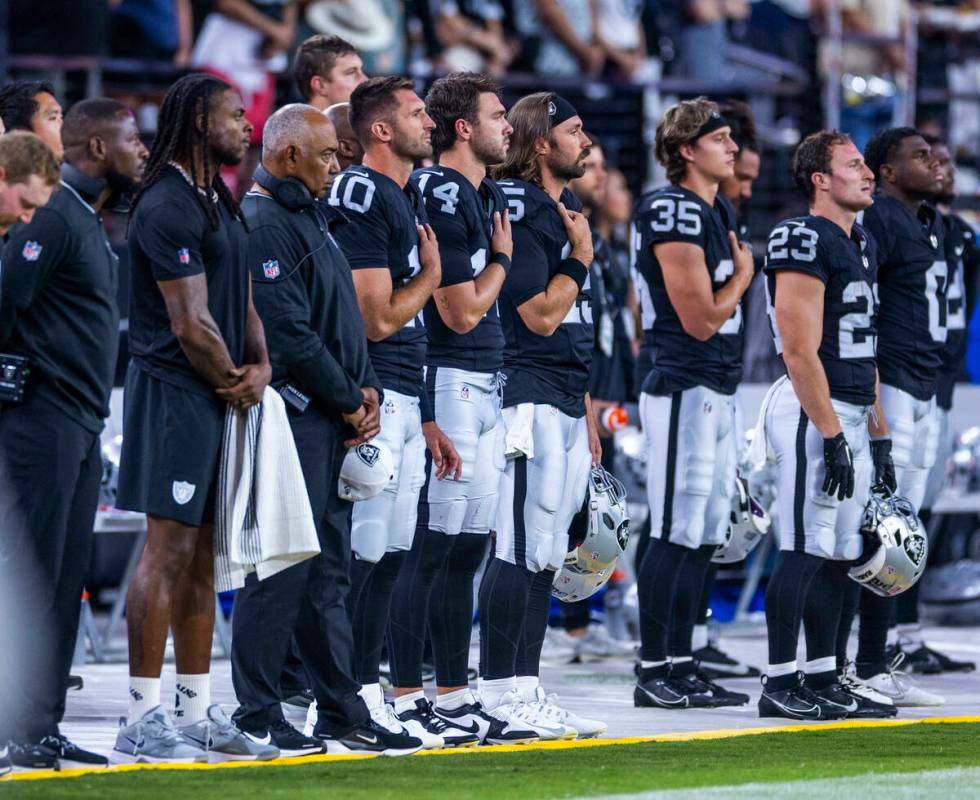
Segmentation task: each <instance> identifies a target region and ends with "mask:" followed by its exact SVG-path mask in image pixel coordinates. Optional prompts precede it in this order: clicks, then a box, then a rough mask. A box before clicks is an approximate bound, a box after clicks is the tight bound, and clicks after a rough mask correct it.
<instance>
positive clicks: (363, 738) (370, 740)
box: [357, 733, 378, 744]
mask: <svg viewBox="0 0 980 800" xmlns="http://www.w3.org/2000/svg"><path fill="white" fill-rule="evenodd" d="M357 738H358V739H360V740H361V741H362V742H364V743H365V744H377V743H378V737H377V736H376V735H374V734H372V735H371V736H366V735H365V734H363V733H359V734H357Z"/></svg>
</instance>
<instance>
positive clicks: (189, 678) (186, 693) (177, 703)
mask: <svg viewBox="0 0 980 800" xmlns="http://www.w3.org/2000/svg"><path fill="white" fill-rule="evenodd" d="M174 688H175V689H176V691H175V692H174V722H176V723H177V725H192V724H194V723H195V722H200V721H201V720H203V719H207V718H208V707H209V706H210V705H211V675H210V674H209V673H207V672H205V673H203V674H202V675H182V674H181V673H179V672H178V673H177V682H176V684H175V685H174Z"/></svg>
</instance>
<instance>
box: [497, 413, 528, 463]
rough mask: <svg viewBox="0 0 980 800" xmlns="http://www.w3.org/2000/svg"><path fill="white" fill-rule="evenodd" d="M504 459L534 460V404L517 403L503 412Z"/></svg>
mask: <svg viewBox="0 0 980 800" xmlns="http://www.w3.org/2000/svg"><path fill="white" fill-rule="evenodd" d="M503 418H504V431H505V436H504V457H505V458H508V459H510V458H517V457H518V456H521V455H524V456H527V457H528V458H534V403H519V404H518V405H516V406H508V407H507V408H505V409H504V410H503Z"/></svg>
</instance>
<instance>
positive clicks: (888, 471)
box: [871, 439, 898, 492]
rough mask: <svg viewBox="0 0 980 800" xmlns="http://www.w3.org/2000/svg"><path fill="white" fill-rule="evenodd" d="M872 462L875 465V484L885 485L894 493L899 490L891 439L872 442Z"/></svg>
mask: <svg viewBox="0 0 980 800" xmlns="http://www.w3.org/2000/svg"><path fill="white" fill-rule="evenodd" d="M871 462H872V463H873V464H874V465H875V480H874V482H875V484H879V483H881V484H884V485H885V486H887V487H888V488H889V489H891V490H892V491H893V492H894V491H895V490H896V489H898V480H897V479H896V478H895V462H894V461H892V440H891V439H875V440H874V441H872V442H871Z"/></svg>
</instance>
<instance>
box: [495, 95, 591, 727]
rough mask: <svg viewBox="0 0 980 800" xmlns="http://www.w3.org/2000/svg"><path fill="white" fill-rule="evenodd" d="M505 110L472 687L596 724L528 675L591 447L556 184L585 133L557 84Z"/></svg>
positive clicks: (576, 223)
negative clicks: (490, 537) (484, 560)
mask: <svg viewBox="0 0 980 800" xmlns="http://www.w3.org/2000/svg"><path fill="white" fill-rule="evenodd" d="M507 118H508V121H509V122H510V124H511V125H512V126H513V128H514V132H513V134H512V135H511V141H510V148H509V150H508V152H507V159H506V160H505V161H504V163H503V165H501V166H500V167H498V168H497V169H496V170H495V173H496V177H497V178H498V180H499V185H500V188H501V189H502V190H503V192H504V194H505V195H506V197H507V202H508V207H509V211H510V215H509V216H510V221H511V224H512V230H513V241H514V264H513V268H512V269H511V271H510V273H509V274H508V276H507V279H506V280H505V281H504V286H503V289H502V290H501V293H500V301H499V302H500V304H499V308H500V318H501V322H502V324H503V329H504V337H505V342H506V343H505V349H504V374H505V376H506V383H505V385H504V397H503V405H504V411H503V417H504V423H505V431H506V437H505V450H506V454H507V456H508V458H507V464H506V467H505V470H504V474H503V476H502V477H501V481H500V492H499V494H500V500H499V504H498V509H497V515H496V522H495V525H494V528H495V530H496V533H497V538H496V548H495V553H494V558H493V559H491V561H490V564H489V566H488V567H487V570H486V572H485V573H484V576H483V582H482V584H481V586H480V598H479V602H480V681H479V688H480V695H481V697H482V698H483V700H484V703H485V705H486V707H487V708H488V709H489V710H490V713H491V714H493V715H494V716H496V717H498V718H499V719H501V720H503V721H511V722H513V723H514V725H515V727H527V726H530V727H531V729H532V730H534V731H536V732H537V733H538V734H539V736H540V737H541V738H545V739H556V738H569V737H574V736H576V735H581V736H595V735H597V734H599V733H601V732H603V731H604V730H606V726H605V725H604V724H603V723H601V722H596V721H595V720H588V719H585V718H584V717H579V716H577V715H575V714H573V713H571V712H569V711H567V710H565V709H562V708H560V707H559V706H557V705H556V704H555V702H554V699H555V697H554V695H550V696H546V695H545V693H544V689H543V688H542V687H541V686H540V685H539V681H538V669H539V660H540V654H541V645H542V642H543V641H544V635H545V628H546V626H547V622H548V609H549V605H550V599H551V585H552V582H553V580H554V576H555V570H556V569H557V568H558V567H560V566H561V564H562V562H563V561H564V558H565V554H566V552H567V550H568V527H569V524H570V523H571V520H572V517H573V516H574V515H575V512H576V511H578V510H579V508H581V506H582V502H583V499H584V497H585V493H586V489H587V484H588V478H589V470H590V468H591V466H592V464H595V463H597V462H598V461H599V457H600V448H599V437H598V434H597V433H596V430H595V422H594V418H593V417H592V415H591V401H590V399H589V395H588V381H589V364H590V361H591V357H592V346H593V337H594V333H593V328H592V309H591V305H590V296H589V283H588V278H589V269H588V267H589V265H590V264H591V263H592V259H593V250H592V235H591V232H590V231H589V223H588V220H587V219H586V218H585V216H583V215H582V214H581V213H580V211H579V209H580V208H581V206H580V205H579V203H578V201H577V200H576V199H575V196H574V195H573V194H572V193H571V192H569V191H567V189H566V186H567V183H568V181H569V180H571V179H573V178H577V177H579V176H581V175H582V173H583V167H582V164H583V162H584V161H585V158H586V157H587V155H588V148H589V145H590V142H589V139H588V137H587V136H586V135H585V133H584V132H583V130H582V119H581V118H580V117H579V115H578V113H577V112H576V111H575V109H574V108H573V107H572V105H571V104H570V103H569V102H568V101H567V100H565V99H564V98H563V97H561V96H559V95H557V94H552V93H548V92H538V93H536V94H532V95H528V96H527V97H523V98H521V99H520V100H519V101H518V102H517V103H516V104H515V105H514V107H513V108H512V109H511V110H510V113H509V114H508V116H507Z"/></svg>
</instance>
